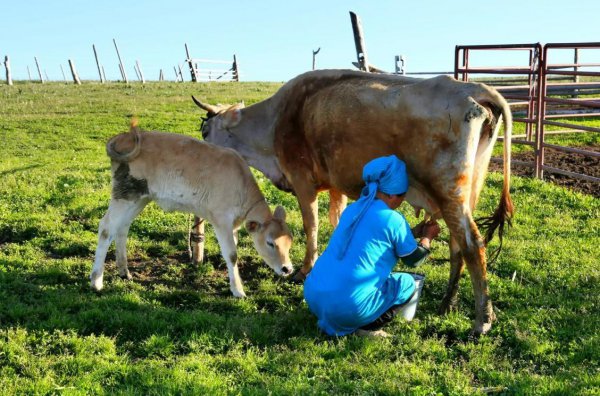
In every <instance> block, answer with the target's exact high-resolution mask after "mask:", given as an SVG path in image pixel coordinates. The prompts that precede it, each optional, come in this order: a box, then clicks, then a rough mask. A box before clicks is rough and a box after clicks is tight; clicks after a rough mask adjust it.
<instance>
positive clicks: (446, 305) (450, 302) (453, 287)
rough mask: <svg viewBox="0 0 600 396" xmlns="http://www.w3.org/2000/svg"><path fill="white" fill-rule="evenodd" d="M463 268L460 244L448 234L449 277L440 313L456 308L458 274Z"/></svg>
mask: <svg viewBox="0 0 600 396" xmlns="http://www.w3.org/2000/svg"><path fill="white" fill-rule="evenodd" d="M464 268H465V262H464V260H463V256H462V253H461V251H460V246H459V244H458V242H457V241H456V239H455V238H454V237H453V236H452V235H450V279H449V280H448V287H447V289H446V294H445V295H444V298H443V299H442V304H441V305H440V309H439V312H440V314H442V315H445V314H447V313H448V312H450V311H452V310H454V309H455V308H456V303H457V300H458V299H457V295H458V282H459V281H460V276H461V275H462V273H463V270H464Z"/></svg>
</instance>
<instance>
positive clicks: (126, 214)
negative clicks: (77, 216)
mask: <svg viewBox="0 0 600 396" xmlns="http://www.w3.org/2000/svg"><path fill="white" fill-rule="evenodd" d="M146 203H147V202H146V201H143V200H138V201H127V200H121V199H112V200H111V201H110V204H109V205H108V211H107V212H106V214H105V215H104V217H103V218H102V220H100V226H99V227H98V247H97V248H96V257H95V260H94V266H93V268H92V273H91V275H90V280H91V287H92V289H94V290H96V291H100V290H102V287H103V284H102V281H103V278H104V260H105V259H106V253H107V252H108V248H109V247H110V244H111V242H112V241H113V240H114V241H115V245H116V255H117V267H118V268H119V274H120V275H121V276H122V277H125V278H128V279H130V278H131V274H129V270H128V269H127V249H126V245H127V233H128V231H129V226H130V225H131V222H132V221H133V219H134V218H135V217H136V216H137V215H138V214H139V213H140V212H141V211H142V209H144V206H146Z"/></svg>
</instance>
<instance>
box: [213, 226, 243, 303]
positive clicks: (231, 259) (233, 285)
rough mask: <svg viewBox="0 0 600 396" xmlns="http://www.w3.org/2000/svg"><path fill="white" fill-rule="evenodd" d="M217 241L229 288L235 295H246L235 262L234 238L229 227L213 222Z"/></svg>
mask: <svg viewBox="0 0 600 396" xmlns="http://www.w3.org/2000/svg"><path fill="white" fill-rule="evenodd" d="M212 225H213V228H214V230H215V235H216V236H217V241H218V242H219V246H220V247H221V254H222V255H223V259H225V262H226V263H227V273H228V274H229V288H230V289H231V293H233V295H234V296H235V297H238V298H242V297H246V293H244V286H243V284H242V278H240V272H239V269H238V263H237V249H236V238H235V235H234V232H233V230H232V228H231V227H227V226H223V225H219V224H215V223H213V224H212Z"/></svg>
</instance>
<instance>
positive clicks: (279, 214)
mask: <svg viewBox="0 0 600 396" xmlns="http://www.w3.org/2000/svg"><path fill="white" fill-rule="evenodd" d="M273 217H275V218H276V219H278V220H281V221H283V222H285V209H284V208H283V206H281V205H279V206H277V207H276V208H275V213H273Z"/></svg>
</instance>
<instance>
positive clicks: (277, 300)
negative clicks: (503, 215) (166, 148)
mask: <svg viewBox="0 0 600 396" xmlns="http://www.w3.org/2000/svg"><path fill="white" fill-rule="evenodd" d="M279 86H280V85H279V84H275V83H235V84H234V83H218V84H214V83H210V84H174V83H173V84H169V83H150V84H146V85H145V86H142V85H138V84H135V85H130V86H127V85H124V84H110V85H100V84H93V83H87V84H84V85H82V86H74V85H65V84H58V83H52V84H43V85H42V84H33V83H17V84H16V85H15V86H13V87H7V86H1V87H0V142H1V143H0V394H3V395H4V394H66V395H84V394H85V395H87V394H140V395H152V394H155V395H162V394H265V393H273V394H324V395H325V394H327V395H330V394H361V395H362V394H389V395H398V394H412V395H437V394H451V395H461V394H465V395H470V394H481V395H482V394H511V395H512V394H532V395H533V394H535V395H537V394H553V395H564V394H582V395H592V394H595V395H600V365H599V361H600V333H599V332H598V329H599V328H600V287H599V284H600V267H599V258H600V200H598V199H597V198H593V197H591V196H585V195H582V194H579V193H573V192H570V191H568V190H565V189H562V188H559V187H556V186H554V185H551V184H547V183H543V182H541V181H538V180H532V179H522V178H518V177H516V178H514V179H513V185H512V194H513V199H514V202H515V206H516V208H517V214H516V218H515V221H514V227H513V228H512V229H511V230H510V232H509V234H508V236H507V237H506V238H505V249H504V250H503V253H502V254H501V255H500V258H499V260H498V261H497V262H496V263H495V264H494V265H493V266H492V267H491V268H489V282H490V292H491V297H492V300H493V302H494V306H495V310H496V313H497V317H498V320H497V322H496V323H495V325H494V327H493V328H492V330H491V332H490V333H489V335H487V336H484V337H482V338H480V339H473V338H472V337H471V336H470V329H471V321H472V319H473V316H474V312H473V311H474V309H473V307H474V303H473V294H472V290H471V285H470V280H469V276H468V274H465V275H464V276H463V278H462V279H461V282H460V287H461V289H460V290H461V292H460V301H459V308H460V309H459V311H458V312H455V313H452V314H450V315H448V316H445V317H440V316H438V315H437V314H436V310H437V306H438V304H439V302H440V301H441V298H442V295H443V293H444V290H445V288H446V282H447V279H448V270H449V263H448V246H447V245H448V233H447V230H446V229H443V233H442V237H441V239H440V240H439V241H436V242H434V244H433V245H434V246H433V255H432V259H431V260H429V261H428V262H427V263H426V264H424V265H423V266H422V267H420V268H419V269H418V270H419V272H421V273H423V274H425V275H426V276H427V281H426V283H425V288H424V292H423V297H422V299H421V303H420V306H419V310H418V312H417V318H416V319H415V321H413V322H412V323H406V322H403V321H401V320H398V321H396V322H394V323H393V324H392V325H391V326H390V328H389V330H388V331H389V332H390V333H391V334H392V337H391V338H389V339H363V338H358V337H355V336H348V337H343V338H339V339H333V338H328V337H325V336H323V335H321V334H320V333H319V332H318V330H317V327H316V320H315V318H314V317H313V316H312V315H311V314H310V312H309V311H308V308H307V307H306V304H305V303H304V302H303V299H302V286H301V285H296V284H292V283H290V282H289V281H288V280H285V279H281V278H278V277H276V275H275V274H274V273H273V272H272V271H271V270H269V269H268V268H267V267H266V265H264V264H262V263H260V260H259V259H258V255H257V253H256V252H255V251H254V249H253V247H252V246H251V242H250V238H249V237H248V235H247V234H246V233H245V232H241V234H240V248H239V256H240V258H241V273H242V279H244V281H245V285H246V293H247V294H248V298H246V299H244V300H238V299H235V298H233V297H232V296H231V294H230V292H229V285H228V280H227V275H226V270H225V263H224V261H223V260H222V258H221V257H220V255H219V249H218V246H217V244H216V241H215V238H214V235H213V234H212V230H211V229H210V227H208V231H209V232H208V235H207V238H208V239H207V263H206V264H205V265H204V266H203V267H202V268H199V269H195V268H191V266H190V265H188V262H187V261H188V259H187V244H186V241H185V237H186V235H187V231H188V227H189V217H188V215H186V214H165V213H163V212H162V211H160V210H159V209H158V208H157V207H156V206H154V205H150V206H149V207H148V208H146V210H145V211H144V212H143V213H142V215H141V216H140V217H139V218H138V219H137V220H136V221H135V222H134V224H133V225H132V227H131V232H130V238H129V242H128V253H129V260H130V269H131V270H132V273H133V275H134V280H133V281H132V282H127V281H123V280H121V279H120V278H119V277H118V275H117V271H116V268H115V265H114V248H113V249H111V250H110V251H109V257H108V265H107V271H106V274H105V289H104V290H103V292H102V293H101V294H96V293H93V292H91V291H90V289H89V280H88V276H89V272H90V269H91V265H92V261H93V254H94V251H95V247H96V233H97V227H98V223H99V220H100V218H101V217H102V216H103V214H104V212H105V210H106V209H107V207H108V199H109V194H110V172H109V162H108V160H107V158H106V156H105V147H104V145H105V142H106V141H107V139H108V138H109V137H110V136H112V135H114V134H116V133H119V132H123V131H125V130H127V129H128V125H129V120H130V117H131V116H132V115H135V116H137V117H138V119H139V122H140V126H141V127H142V128H143V129H149V130H150V129H155V130H165V131H171V132H177V133H184V134H189V135H194V136H199V132H198V129H199V116H200V115H201V114H200V112H199V110H198V109H197V108H196V107H195V105H194V104H193V103H192V101H191V99H190V95H191V94H194V95H196V96H197V97H199V98H201V99H202V100H205V101H207V102H209V103H217V102H221V103H231V102H234V101H238V100H242V99H243V100H244V101H245V103H246V105H249V104H252V103H255V102H257V101H259V100H262V99H264V98H266V97H267V96H269V95H270V94H271V93H273V92H274V91H275V90H276V89H277V88H278V87H279ZM256 176H257V179H258V180H259V184H260V185H261V188H262V190H263V191H264V193H265V195H266V196H267V197H268V200H269V202H270V203H271V205H275V204H282V205H284V206H285V208H286V209H287V211H288V222H289V226H290V228H291V230H292V233H293V234H294V237H295V244H294V247H293V249H292V252H291V253H292V258H293V260H294V263H296V265H298V264H299V263H300V262H301V259H302V257H303V253H304V245H303V231H302V223H301V217H300V212H299V209H298V206H297V203H296V201H295V199H294V198H293V197H292V196H291V195H290V194H286V193H283V192H280V191H278V190H276V189H275V188H274V187H273V186H272V185H270V184H269V183H268V182H267V181H266V180H265V179H264V178H263V177H262V176H261V175H259V174H258V173H256ZM501 185H502V178H501V175H500V174H496V173H492V174H490V176H489V177H488V181H487V183H486V186H485V188H484V192H483V196H482V199H481V203H480V205H479V210H478V213H477V214H478V215H482V214H489V213H491V211H492V209H493V208H494V207H495V205H496V204H497V202H498V199H499V194H500V189H501ZM324 198H325V197H322V199H321V202H322V205H321V208H320V215H321V224H322V225H323V226H322V227H321V230H320V236H319V242H320V248H321V249H322V248H323V247H324V246H325V245H326V242H327V240H328V236H329V235H330V233H331V227H330V226H329V225H328V222H327V221H326V210H327V208H326V200H325V199H324ZM402 210H403V211H404V212H405V213H406V215H407V217H408V218H409V221H410V222H413V224H414V221H415V219H414V217H412V216H411V214H410V212H411V211H410V210H409V208H407V207H403V208H402ZM398 270H402V268H401V267H398Z"/></svg>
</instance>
